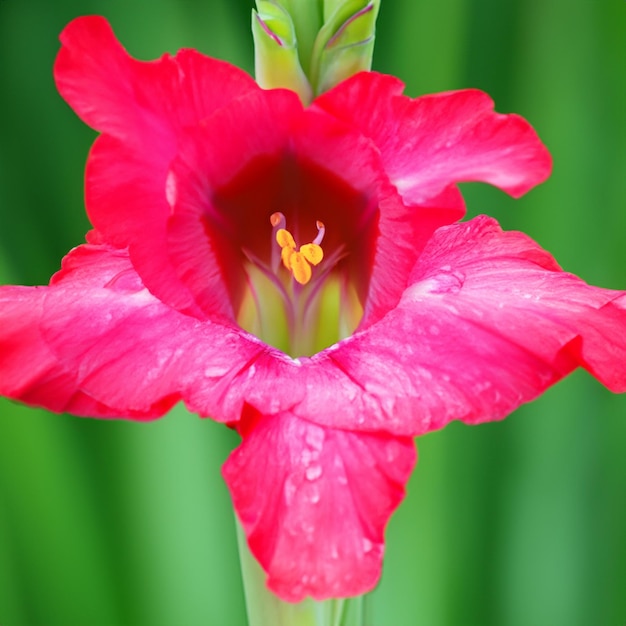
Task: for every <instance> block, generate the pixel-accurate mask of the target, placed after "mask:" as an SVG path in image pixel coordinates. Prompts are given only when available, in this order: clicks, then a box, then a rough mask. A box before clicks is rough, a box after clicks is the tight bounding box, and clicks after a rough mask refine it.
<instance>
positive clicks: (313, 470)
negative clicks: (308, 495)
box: [304, 465, 322, 480]
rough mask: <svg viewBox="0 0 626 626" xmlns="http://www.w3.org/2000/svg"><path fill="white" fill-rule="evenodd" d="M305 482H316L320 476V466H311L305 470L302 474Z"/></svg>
mask: <svg viewBox="0 0 626 626" xmlns="http://www.w3.org/2000/svg"><path fill="white" fill-rule="evenodd" d="M304 475H305V476H306V478H307V480H316V479H318V478H319V477H320V476H321V475H322V466H321V465H311V466H310V467H307V468H306V471H305V472H304Z"/></svg>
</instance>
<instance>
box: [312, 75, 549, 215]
mask: <svg viewBox="0 0 626 626" xmlns="http://www.w3.org/2000/svg"><path fill="white" fill-rule="evenodd" d="M400 86H401V83H400V82H399V81H397V80H396V79H392V78H391V77H388V76H384V75H379V74H376V73H373V72H363V73H360V74H357V75H356V76H353V77H352V78H350V79H348V80H347V81H344V82H343V83H341V84H340V85H338V86H337V87H335V88H334V89H332V90H330V91H329V92H327V93H326V94H323V95H322V96H320V97H319V98H318V99H317V100H316V101H315V103H314V106H316V107H319V108H322V109H323V110H325V111H327V112H329V113H330V114H332V115H334V116H335V117H338V118H340V119H347V120H349V122H350V123H351V124H352V125H354V126H356V127H357V128H358V129H359V130H360V131H361V132H362V133H363V134H365V135H366V136H367V137H370V138H371V139H372V140H373V141H374V143H375V144H376V145H377V146H378V147H379V148H380V151H381V154H382V158H383V162H384V165H385V169H386V170H387V172H388V174H389V177H390V179H391V181H392V182H393V183H394V184H395V185H396V187H397V188H398V190H399V192H400V194H401V195H402V197H403V198H404V200H405V202H406V203H408V204H421V203H423V202H425V201H426V200H427V199H428V198H431V197H433V196H435V195H437V194H439V193H440V192H441V191H443V189H445V188H446V187H448V185H450V184H452V183H458V182H463V181H483V182H488V183H491V184H492V185H496V186H497V187H500V188H501V189H503V190H504V191H506V192H507V193H509V194H511V195H512V196H515V197H518V196H521V195H522V194H524V193H526V192H527V191H528V190H529V189H531V188H532V187H534V186H535V185H537V184H539V183H540V182H543V181H544V180H545V179H546V178H547V177H548V175H549V174H550V170H551V158H550V155H549V153H548V151H547V150H546V148H545V147H544V146H543V144H542V143H541V141H540V140H539V138H538V137H537V135H536V133H535V131H534V130H533V129H532V127H531V126H530V125H529V124H528V122H526V121H525V120H524V119H522V118H521V117H519V116H517V115H500V114H498V113H494V111H493V102H492V100H491V98H489V96H487V95H486V94H485V93H483V92H481V91H478V90H465V91H456V92H448V93H441V94H435V95H429V96H422V97H420V98H416V99H411V98H408V97H406V96H400V95H399V91H400Z"/></svg>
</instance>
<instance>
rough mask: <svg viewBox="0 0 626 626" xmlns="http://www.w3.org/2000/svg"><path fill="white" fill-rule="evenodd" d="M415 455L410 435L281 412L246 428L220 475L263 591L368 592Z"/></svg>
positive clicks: (293, 596)
mask: <svg viewBox="0 0 626 626" xmlns="http://www.w3.org/2000/svg"><path fill="white" fill-rule="evenodd" d="M252 413H254V412H253V411H252ZM256 417H257V416H255V415H251V416H250V419H252V420H255V418H256ZM415 456H416V454H415V446H414V444H413V441H412V440H411V438H408V437H401V438H396V437H391V436H389V435H384V434H379V435H372V434H366V433H352V432H348V431H342V430H335V429H332V428H323V427H321V426H318V425H315V424H312V423H310V422H308V421H306V420H300V419H297V418H295V417H293V416H292V415H289V414H283V415H277V416H275V417H271V418H266V419H260V420H259V421H258V422H256V423H255V425H254V427H253V428H252V429H251V430H250V432H244V440H243V443H242V444H241V445H240V446H239V448H237V449H236V450H235V451H234V452H233V453H232V454H231V455H230V457H229V458H228V460H227V461H226V464H225V465H224V468H223V473H224V478H225V480H226V483H227V484H228V487H229V489H230V491H231V494H232V498H233V503H234V505H235V509H236V511H237V514H238V516H239V519H240V520H241V523H242V524H243V527H244V530H245V532H246V535H247V537H248V542H249V544H250V548H251V550H252V552H253V554H254V555H255V556H256V557H257V559H258V560H259V562H260V563H261V565H262V566H263V568H264V569H265V571H266V572H267V574H268V578H267V584H268V586H269V588H270V589H272V590H273V591H274V592H275V593H277V594H278V595H279V596H280V597H281V598H283V599H285V600H287V601H290V602H297V601H300V600H302V599H303V598H305V597H307V596H312V597H313V598H315V599H316V600H324V599H327V598H333V597H335V598H336V597H345V596H356V595H361V594H363V593H366V592H367V591H370V590H371V589H372V588H373V587H374V585H375V584H376V583H377V581H378V579H379V577H380V570H381V565H382V556H383V551H384V536H383V535H384V529H385V526H386V524H387V521H388V520H389V517H390V516H391V514H392V512H393V511H394V510H395V508H396V507H397V506H398V504H399V503H400V501H401V500H402V498H403V496H404V485H405V483H406V481H407V480H408V477H409V475H410V473H411V470H412V468H413V465H414V463H415Z"/></svg>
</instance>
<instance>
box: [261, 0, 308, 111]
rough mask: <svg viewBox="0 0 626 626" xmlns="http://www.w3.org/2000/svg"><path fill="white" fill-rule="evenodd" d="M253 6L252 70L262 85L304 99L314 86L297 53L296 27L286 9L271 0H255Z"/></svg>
mask: <svg viewBox="0 0 626 626" xmlns="http://www.w3.org/2000/svg"><path fill="white" fill-rule="evenodd" d="M256 4H257V10H254V9H253V10H252V37H253V38H254V51H255V55H254V71H255V77H256V81H257V83H259V85H260V86H261V87H263V88H264V89H275V88H279V87H284V88H287V89H291V90H292V91H295V92H296V93H297V94H298V95H299V96H300V99H301V100H302V102H303V103H305V104H308V103H309V102H311V99H312V94H313V90H312V88H311V85H310V83H309V81H308V79H307V77H306V74H305V73H304V70H303V69H302V65H301V64H300V59H299V56H298V40H297V37H296V29H295V26H294V23H293V21H292V19H291V16H290V14H289V12H288V11H287V10H286V9H285V8H284V7H282V6H281V5H280V4H279V3H277V2H274V1H272V0H257V3H256Z"/></svg>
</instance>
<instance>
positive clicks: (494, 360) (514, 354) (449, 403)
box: [295, 216, 626, 435]
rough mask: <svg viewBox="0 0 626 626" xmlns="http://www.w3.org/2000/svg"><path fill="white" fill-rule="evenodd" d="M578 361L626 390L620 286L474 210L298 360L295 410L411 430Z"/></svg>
mask: <svg viewBox="0 0 626 626" xmlns="http://www.w3.org/2000/svg"><path fill="white" fill-rule="evenodd" d="M578 366H582V367H584V368H585V369H587V370H588V371H589V372H590V373H591V374H593V375H594V376H595V377H596V378H598V379H599V380H600V381H601V382H602V383H603V384H605V385H607V386H608V387H609V388H610V389H612V390H613V391H625V390H626V294H624V292H618V291H610V290H607V289H600V288H597V287H593V286H589V285H587V284H585V283H584V282H583V281H582V280H580V279H579V278H577V277H575V276H573V275H571V274H567V273H565V272H563V271H561V270H560V268H559V267H558V266H557V264H556V263H555V261H554V259H553V258H552V257H551V256H550V255H549V254H548V253H547V252H545V251H544V250H542V249H541V248H540V247H539V246H538V245H537V244H536V243H534V242H533V241H532V240H530V239H529V238H528V237H526V236H525V235H523V234H522V233H518V232H502V231H501V230H500V228H499V226H498V225H497V223H496V222H495V221H494V220H492V219H490V218H487V217H484V216H482V217H479V218H476V219H474V220H472V221H471V222H468V223H462V224H457V225H453V226H448V227H444V228H441V229H440V230H438V231H437V233H436V234H435V236H434V237H433V238H432V240H431V242H430V243H429V245H428V246H427V248H426V249H425V251H424V253H423V255H422V256H421V258H420V260H419V262H418V264H417V265H416V267H415V269H414V272H413V275H412V279H411V286H410V287H409V288H408V289H407V290H406V291H405V293H404V294H403V297H402V299H401V301H400V303H399V304H398V306H397V307H396V309H394V310H393V311H391V312H390V313H389V314H388V315H387V316H386V317H384V318H383V319H382V320H380V322H378V323H377V324H374V325H373V326H371V327H370V328H368V329H367V330H366V331H364V332H361V333H356V334H355V335H353V336H352V337H350V338H349V339H347V340H345V341H343V342H341V343H340V344H338V345H337V346H335V347H332V348H329V349H327V350H326V351H324V352H322V353H320V354H318V355H315V356H314V357H312V358H311V359H310V361H308V362H303V363H302V367H301V371H302V373H301V378H302V380H303V381H306V384H307V385H308V388H309V389H311V390H314V391H312V392H311V393H309V394H307V395H306V397H305V398H304V399H303V400H302V401H300V402H299V403H298V405H297V409H295V412H296V414H297V415H302V416H305V415H306V416H309V418H310V419H313V420H314V421H316V422H317V423H319V424H324V425H328V426H333V427H341V428H357V429H358V428H361V429H372V430H376V429H381V430H386V431H388V432H395V433H401V434H414V435H418V434H422V433H425V432H428V431H431V430H434V429H437V428H441V427H443V426H444V425H445V424H447V423H448V422H449V421H450V420H453V419H459V420H462V421H465V422H468V423H479V422H483V421H487V420H494V419H500V418H503V417H505V416H506V415H507V414H508V413H510V412H511V411H512V410H513V409H515V408H516V407H518V406H519V405H520V404H522V403H524V402H528V401H530V400H533V399H534V398H535V397H537V396H538V395H539V394H540V393H542V392H543V391H544V390H545V389H546V388H547V387H549V386H550V385H552V384H554V383H555V382H557V381H558V380H559V379H561V378H562V377H563V376H565V375H566V374H568V373H570V372H571V371H572V370H573V369H574V368H576V367H578ZM303 384H305V383H304V382H303ZM336 407H341V410H337V409H336ZM311 416H314V417H311Z"/></svg>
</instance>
